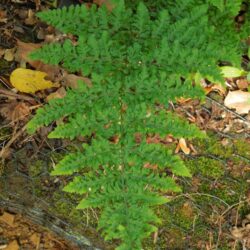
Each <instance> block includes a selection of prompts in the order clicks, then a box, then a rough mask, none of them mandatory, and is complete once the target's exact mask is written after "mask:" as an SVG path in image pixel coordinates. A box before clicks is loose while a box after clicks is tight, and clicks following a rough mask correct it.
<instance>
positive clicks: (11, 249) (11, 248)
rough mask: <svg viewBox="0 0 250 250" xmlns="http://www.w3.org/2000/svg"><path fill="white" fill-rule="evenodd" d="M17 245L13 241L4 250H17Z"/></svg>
mask: <svg viewBox="0 0 250 250" xmlns="http://www.w3.org/2000/svg"><path fill="white" fill-rule="evenodd" d="M19 249H20V248H19V245H18V243H17V241H16V240H13V241H12V242H11V243H10V244H9V245H8V246H7V247H6V248H5V249H4V250H19Z"/></svg>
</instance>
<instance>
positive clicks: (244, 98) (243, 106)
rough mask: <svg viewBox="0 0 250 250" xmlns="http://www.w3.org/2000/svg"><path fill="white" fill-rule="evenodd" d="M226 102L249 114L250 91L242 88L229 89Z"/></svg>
mask: <svg viewBox="0 0 250 250" xmlns="http://www.w3.org/2000/svg"><path fill="white" fill-rule="evenodd" d="M224 104H225V106H226V107H228V108H231V109H235V110H236V112H237V113H239V114H247V113H248V112H249V110H250V93H249V92H244V91H242V90H236V91H229V92H228V95H227V96H226V98H225V100H224Z"/></svg>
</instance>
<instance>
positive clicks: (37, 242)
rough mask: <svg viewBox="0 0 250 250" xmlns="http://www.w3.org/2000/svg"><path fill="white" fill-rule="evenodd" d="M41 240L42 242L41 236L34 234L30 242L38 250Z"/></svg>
mask: <svg viewBox="0 0 250 250" xmlns="http://www.w3.org/2000/svg"><path fill="white" fill-rule="evenodd" d="M40 240H41V235H40V234H37V233H34V234H32V235H31V236H30V241H31V242H32V243H33V245H34V246H35V247H36V249H39V245H40Z"/></svg>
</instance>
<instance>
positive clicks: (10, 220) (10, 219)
mask: <svg viewBox="0 0 250 250" xmlns="http://www.w3.org/2000/svg"><path fill="white" fill-rule="evenodd" d="M0 221H2V222H5V223H6V224H8V225H9V226H11V227H13V226H14V221H15V215H13V214H10V213H7V212H4V213H3V215H1V216H0Z"/></svg>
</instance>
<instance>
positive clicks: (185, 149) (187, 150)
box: [177, 138, 190, 155]
mask: <svg viewBox="0 0 250 250" xmlns="http://www.w3.org/2000/svg"><path fill="white" fill-rule="evenodd" d="M178 146H179V148H180V149H181V150H182V151H183V153H184V154H186V155H188V154H190V148H189V147H188V146H187V143H186V140H185V139H184V138H181V139H180V140H179V143H178ZM178 146H177V147H178Z"/></svg>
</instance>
